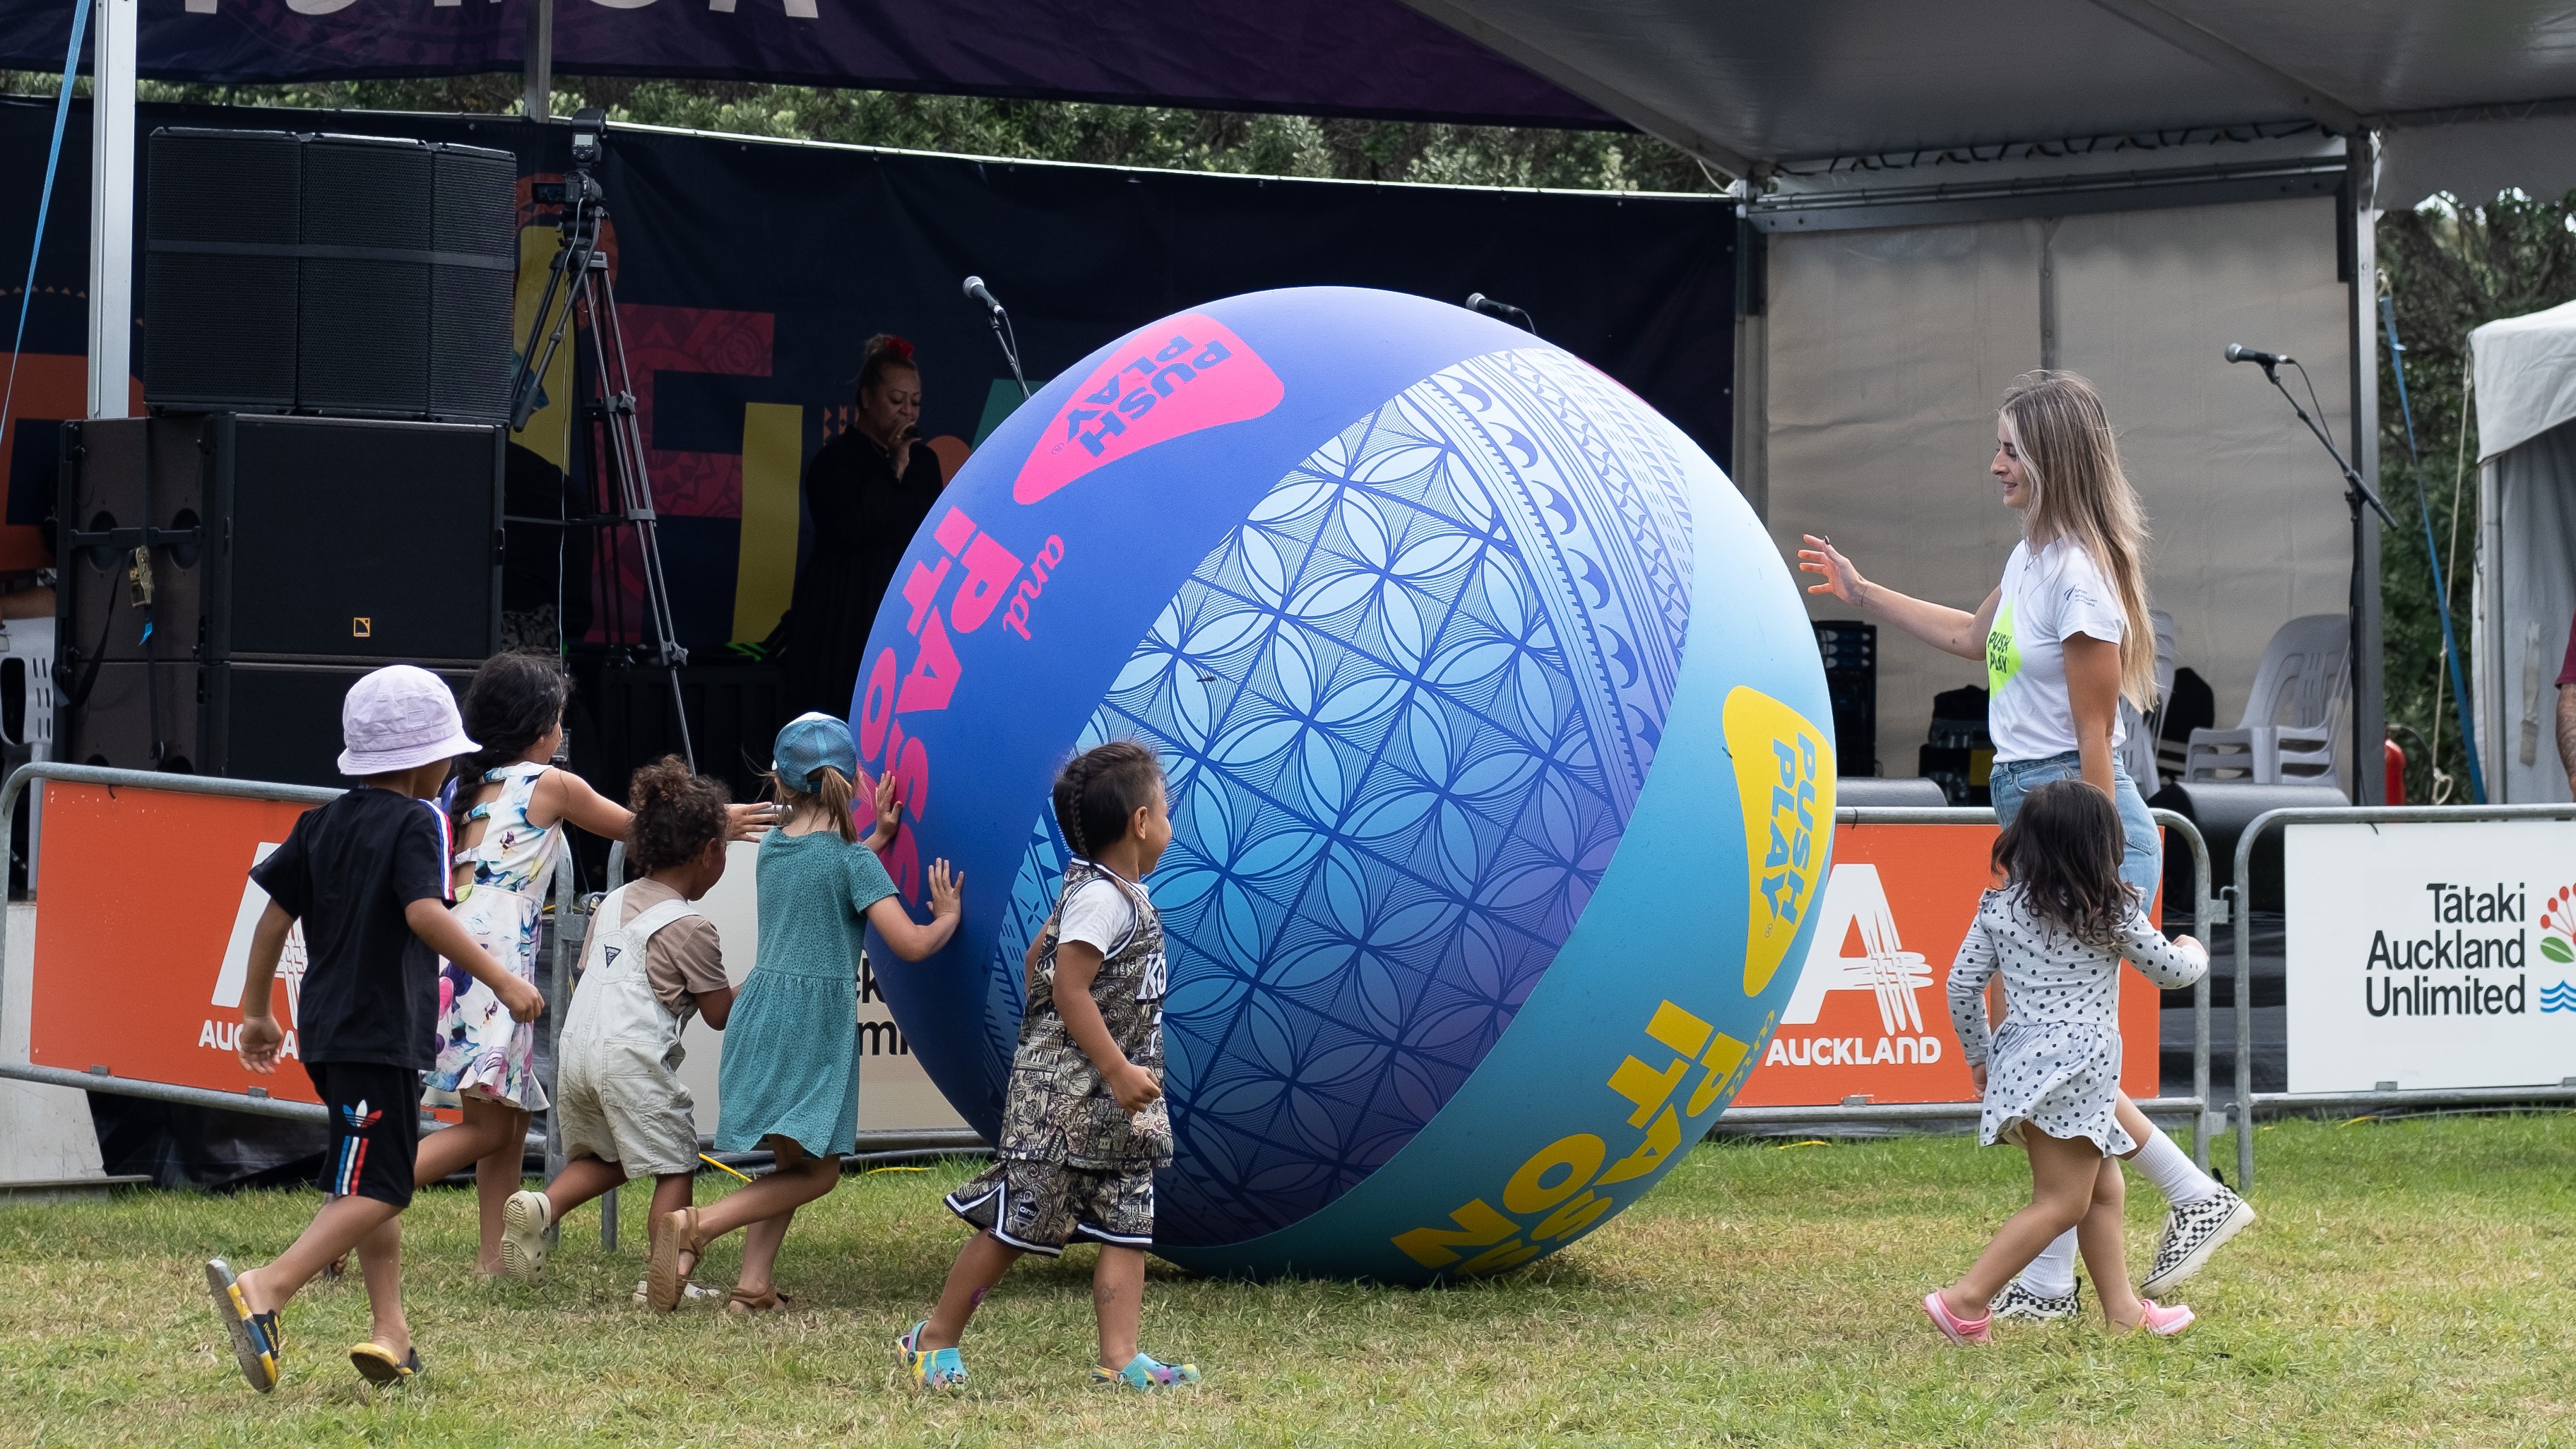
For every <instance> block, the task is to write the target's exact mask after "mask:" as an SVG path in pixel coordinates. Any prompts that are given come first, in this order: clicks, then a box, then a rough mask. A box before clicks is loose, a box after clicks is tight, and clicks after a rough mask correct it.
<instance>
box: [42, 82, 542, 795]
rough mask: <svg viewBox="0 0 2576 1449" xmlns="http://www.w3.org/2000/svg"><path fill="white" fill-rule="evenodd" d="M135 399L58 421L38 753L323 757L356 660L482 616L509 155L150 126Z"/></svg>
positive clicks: (438, 655)
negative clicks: (57, 484) (45, 711)
mask: <svg viewBox="0 0 2576 1449" xmlns="http://www.w3.org/2000/svg"><path fill="white" fill-rule="evenodd" d="M147 176H148V186H149V196H148V202H147V207H146V213H145V215H146V228H145V231H146V243H145V244H146V249H147V253H148V258H149V260H148V264H147V267H146V272H145V279H146V283H145V285H146V290H145V295H144V326H145V333H146V337H147V343H146V348H145V369H144V398H145V400H146V402H147V403H149V404H150V406H151V410H152V413H153V416H151V417H148V418H130V419H112V420H111V419H94V420H91V421H89V422H85V423H77V424H73V425H70V426H67V427H66V428H65V429H64V430H63V469H62V494H61V498H60V500H59V503H58V513H57V517H58V519H59V525H58V529H57V535H56V537H57V560H58V565H59V568H58V572H59V579H60V583H59V588H58V592H57V598H58V600H59V611H60V612H59V616H58V622H59V628H58V631H57V637H58V641H59V648H60V651H61V652H60V659H59V662H58V664H57V666H56V669H55V680H56V689H55V696H56V699H57V701H58V709H59V718H58V722H57V726H56V751H57V754H58V756H59V757H60V758H62V759H66V760H70V761H74V762H77V763H83V764H99V765H112V766H118V767H123V768H130V769H162V770H176V771H186V772H195V773H204V774H218V775H230V776H234V777H237V778H246V779H264V780H281V781H290V782H301V783H314V784H332V783H339V781H338V777H337V776H336V774H335V772H334V770H333V761H334V757H335V756H336V755H337V754H338V753H339V748H340V742H339V736H340V701H341V697H342V696H343V695H344V694H346V692H347V690H348V687H349V685H350V684H351V683H352V682H354V681H355V680H356V679H357V678H358V677H359V676H360V675H362V674H364V673H366V672H367V671H368V670H370V669H375V668H379V667H381V666H383V665H385V664H390V663H397V662H400V663H412V664H419V665H422V666H424V667H428V668H431V669H435V670H437V671H438V672H439V673H440V674H441V675H443V676H444V677H446V678H448V679H449V681H450V682H451V683H452V684H454V685H456V686H457V687H459V688H460V689H461V688H462V685H463V681H464V679H465V678H466V677H467V675H468V674H470V672H471V671H472V669H473V668H474V666H475V665H476V664H477V663H479V662H480V661H481V660H482V659H483V658H484V657H485V656H486V655H488V654H490V653H491V652H492V651H493V650H495V649H496V648H498V647H499V643H500V587H501V571H500V565H501V540H502V532H501V485H502V478H503V472H504V455H505V453H506V441H507V431H506V429H505V427H504V426H503V425H502V423H503V420H504V419H505V418H506V416H507V414H508V411H509V385H510V371H511V355H510V346H511V338H510V301H511V287H512V282H513V279H514V273H513V270H512V267H513V256H514V251H515V232H514V228H513V220H514V216H515V197H514V190H515V187H516V184H517V163H516V161H515V159H514V158H513V157H511V156H510V155H509V154H508V153H506V152H500V151H484V150H478V149H475V148H468V147H453V146H450V147H439V146H430V145H425V144H423V143H420V142H415V141H389V140H379V139H374V138H368V137H349V136H292V135H286V134H282V133H276V132H238V131H202V130H181V129H175V128H173V129H165V130H161V131H157V132H155V133H154V134H153V136H152V140H151V149H150V162H149V168H148V172H147Z"/></svg>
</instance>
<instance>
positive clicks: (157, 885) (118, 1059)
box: [28, 781, 317, 1102]
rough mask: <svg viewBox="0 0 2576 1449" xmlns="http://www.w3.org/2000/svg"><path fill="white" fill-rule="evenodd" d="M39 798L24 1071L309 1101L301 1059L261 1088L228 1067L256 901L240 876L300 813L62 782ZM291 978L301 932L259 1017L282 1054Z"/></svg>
mask: <svg viewBox="0 0 2576 1449" xmlns="http://www.w3.org/2000/svg"><path fill="white" fill-rule="evenodd" d="M44 790H45V829H44V833H43V837H42V842H43V843H42V844H41V846H40V847H39V849H40V851H41V855H40V857H39V860H38V866H37V878H38V879H39V880H40V881H42V882H43V884H42V886H41V887H40V889H39V893H38V900H37V907H36V955H35V981H34V993H33V998H32V1000H31V1003H30V1010H29V1017H28V1030H29V1049H28V1057H29V1060H31V1061H33V1062H34V1063H36V1064H37V1065H39V1066H47V1067H61V1068H63V1069H65V1070H68V1071H75V1072H85V1071H88V1070H89V1069H90V1068H92V1067H105V1068H107V1070H108V1071H109V1072H110V1073H112V1074H114V1075H116V1076H120V1077H134V1078H140V1079H142V1080H145V1081H153V1082H170V1083H174V1084H176V1085H179V1086H185V1087H205V1088H209V1089H211V1090H214V1091H218V1092H241V1091H246V1090H248V1089H249V1088H252V1087H259V1088H262V1089H264V1090H265V1091H266V1092H267V1093H268V1094H269V1095H270V1096H272V1097H277V1098H280V1099H282V1100H287V1101H297V1102H311V1101H315V1100H317V1099H316V1098H315V1097H314V1095H313V1084H312V1083H311V1082H310V1081H308V1080H306V1078H305V1075H304V1073H303V1071H302V1070H300V1067H299V1065H298V1062H295V1061H282V1062H280V1063H279V1064H278V1070H277V1072H276V1073H275V1074H274V1075H272V1076H261V1075H259V1074H257V1073H255V1072H252V1071H251V1070H249V1069H248V1068H246V1067H244V1066H243V1065H242V1064H241V1060H240V1059H239V1058H238V1057H236V1056H234V1055H233V1036H234V1033H235V1032H237V1031H239V1030H240V1028H241V994H242V987H243V984H244V980H245V977H246V976H247V974H248V970H249V957H250V936H251V928H252V927H253V926H254V925H255V924H257V923H258V920H259V916H260V912H261V911H262V910H263V909H265V908H266V907H267V905H268V894H267V892H265V891H262V890H261V889H260V888H259V887H257V886H255V885H252V884H251V881H250V868H251V866H252V865H253V864H255V863H256V862H258V861H259V860H261V859H262V858H264V857H265V856H266V855H267V854H268V852H270V851H272V850H275V849H276V848H277V847H278V846H279V845H280V844H282V843H284V842H285V840H286V833H287V831H289V830H290V829H292V828H294V825H295V818H296V817H297V816H299V815H301V814H303V813H304V812H305V811H306V810H308V809H310V808H311V807H310V806H307V805H301V804H292V803H288V802H285V801H275V800H245V799H238V798H235V797H231V796H223V795H183V794H178V793H176V792H171V791H162V790H137V789H126V788H114V789H111V788H109V787H107V786H104V785H69V784H64V783H62V782H60V781H55V782H51V783H48V784H47V785H46V786H45V787H44ZM303 971H304V933H303V929H302V928H301V927H298V928H297V929H296V930H295V931H294V932H293V933H292V934H291V935H290V936H289V937H288V938H287V943H286V953H285V956H284V959H283V960H281V961H280V962H279V964H278V979H277V985H276V988H275V992H276V995H275V1002H276V1004H275V1005H274V1006H273V1007H272V1008H271V1009H272V1010H273V1011H275V1012H276V1014H277V1020H278V1022H279V1024H280V1025H282V1026H285V1027H286V1028H287V1035H286V1047H285V1055H286V1056H288V1057H290V1058H291V1057H294V1056H295V1053H296V1049H297V1045H298V1043H297V1039H296V1033H295V1030H294V1027H295V1004H296V992H297V988H298V987H300V986H301V985H302V984H303Z"/></svg>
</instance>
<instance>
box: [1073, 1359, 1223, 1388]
mask: <svg viewBox="0 0 2576 1449" xmlns="http://www.w3.org/2000/svg"><path fill="white" fill-rule="evenodd" d="M1198 1381H1199V1366H1198V1365H1197V1364H1194V1363H1157V1362H1155V1361H1154V1358H1153V1356H1152V1355H1151V1354H1142V1353H1140V1354H1138V1355H1136V1356H1135V1357H1134V1358H1132V1359H1129V1360H1128V1361H1127V1366H1126V1367H1125V1368H1123V1369H1120V1370H1119V1371H1118V1372H1116V1373H1111V1372H1110V1371H1109V1370H1107V1369H1105V1368H1101V1367H1099V1366H1097V1365H1094V1366H1093V1367H1092V1370H1091V1386H1092V1387H1093V1388H1095V1389H1134V1390H1136V1391H1137V1392H1138V1393H1144V1394H1150V1393H1152V1392H1154V1391H1155V1390H1156V1389H1168V1388H1170V1387H1171V1386H1173V1385H1174V1384H1194V1383H1197V1382H1198Z"/></svg>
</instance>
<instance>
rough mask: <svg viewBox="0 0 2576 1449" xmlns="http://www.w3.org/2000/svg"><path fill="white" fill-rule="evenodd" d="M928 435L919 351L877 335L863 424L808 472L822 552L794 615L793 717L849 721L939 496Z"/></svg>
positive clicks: (860, 407) (861, 409)
mask: <svg viewBox="0 0 2576 1449" xmlns="http://www.w3.org/2000/svg"><path fill="white" fill-rule="evenodd" d="M920 434H921V369H920V368H919V367H917V366H915V365H914V363H913V360H912V344H911V343H909V342H906V341H904V340H903V339H902V338H900V337H893V336H889V335H887V334H885V333H879V334H877V335H876V336H874V337H871V338H869V339H868V346H867V353H866V356H865V359H864V360H863V361H862V362H861V363H860V364H859V384H858V399H857V416H856V417H855V418H853V419H852V420H851V423H850V426H849V427H848V428H847V429H845V430H844V431H843V432H842V433H841V435H840V436H838V437H836V438H834V439H832V440H831V441H830V442H828V443H825V444H824V445H823V447H822V450H821V451H820V452H817V453H816V454H815V455H814V461H812V462H811V463H808V464H806V465H805V508H806V511H807V512H808V513H810V514H812V515H813V518H814V547H813V550H812V551H811V552H810V553H808V554H807V555H806V557H805V562H804V565H803V567H801V568H800V569H798V570H797V573H796V593H795V597H794V601H793V603H792V605H791V607H790V609H789V611H788V615H787V658H786V676H787V677H786V690H787V698H786V700H785V701H784V702H785V704H786V706H787V710H788V712H789V713H790V714H795V713H799V712H802V711H805V710H809V709H810V710H820V711H822V712H823V713H825V714H830V715H836V716H841V717H847V716H848V714H849V713H850V695H851V691H852V690H853V689H854V688H855V687H856V686H857V684H858V678H859V666H860V664H861V663H862V662H863V660H862V658H861V656H862V655H863V654H864V653H865V652H866V650H867V646H868V627H869V625H871V624H873V623H874V622H875V621H876V615H877V603H878V601H879V600H881V599H883V598H884V597H885V592H886V587H887V585H888V584H890V583H892V582H893V580H894V571H895V566H896V565H897V564H898V563H900V562H901V561H902V558H903V551H904V548H905V547H906V546H907V545H909V544H910V543H911V542H912V535H913V533H914V531H915V530H917V529H919V528H920V527H921V521H922V519H924V518H925V517H927V516H929V513H930V505H931V504H932V503H934V502H935V501H937V500H938V497H939V489H940V486H941V479H940V475H939V460H938V459H937V458H936V457H934V456H933V455H932V454H931V451H930V449H929V448H927V447H925V446H924V445H923V444H922V442H921V436H920Z"/></svg>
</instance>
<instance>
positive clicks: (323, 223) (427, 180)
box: [143, 127, 518, 422]
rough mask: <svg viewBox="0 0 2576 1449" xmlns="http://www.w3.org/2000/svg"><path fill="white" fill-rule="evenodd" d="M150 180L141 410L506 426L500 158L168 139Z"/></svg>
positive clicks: (508, 261) (506, 241)
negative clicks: (148, 406)
mask: <svg viewBox="0 0 2576 1449" xmlns="http://www.w3.org/2000/svg"><path fill="white" fill-rule="evenodd" d="M148 177H149V184H148V188H147V195H148V200H147V203H146V206H145V229H144V236H145V250H146V253H147V257H148V260H147V262H146V264H145V269H144V320H145V328H144V335H145V338H146V346H145V362H144V380H143V393H144V399H145V401H147V402H149V403H150V404H152V406H153V407H155V408H156V409H171V410H182V411H188V410H204V411H217V410H228V411H244V412H248V411H275V412H311V413H326V414H333V415H338V416H349V417H389V418H427V419H445V420H453V421H470V422H499V421H502V420H503V419H505V418H506V417H507V416H508V412H509V391H510V368H511V357H510V343H511V338H510V326H511V311H510V300H511V289H512V284H513V282H514V280H515V277H516V273H517V268H518V243H517V233H516V228H515V225H514V223H515V218H516V210H517V186H518V161H517V158H515V157H513V156H512V155H511V154H510V153H508V152H506V151H493V150H486V149H484V148H481V147H474V146H441V145H431V144H429V143H427V142H421V141H404V140H393V139H385V138H379V137H369V136H301V135H291V134H288V133H286V132H282V131H211V130H201V129H195V128H187V127H163V128H162V129H160V130H157V131H154V132H153V133H152V140H151V147H150V152H149V159H148Z"/></svg>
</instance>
